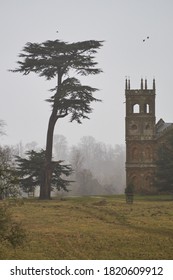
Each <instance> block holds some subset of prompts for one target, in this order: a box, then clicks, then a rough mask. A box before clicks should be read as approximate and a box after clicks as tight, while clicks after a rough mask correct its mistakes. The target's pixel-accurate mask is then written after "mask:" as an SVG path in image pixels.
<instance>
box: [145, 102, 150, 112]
mask: <svg viewBox="0 0 173 280" xmlns="http://www.w3.org/2000/svg"><path fill="white" fill-rule="evenodd" d="M149 112H150V105H149V104H145V105H144V113H146V114H149Z"/></svg>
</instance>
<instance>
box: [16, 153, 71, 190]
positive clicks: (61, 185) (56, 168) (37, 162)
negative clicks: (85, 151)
mask: <svg viewBox="0 0 173 280" xmlns="http://www.w3.org/2000/svg"><path fill="white" fill-rule="evenodd" d="M26 155H27V158H21V157H19V156H16V162H17V168H16V169H17V171H16V175H17V178H18V179H17V180H18V182H19V185H20V187H21V188H22V189H23V190H24V191H25V192H31V191H33V190H34V189H35V187H36V186H40V184H41V180H42V171H43V165H44V160H45V151H44V150H41V151H40V152H35V151H33V150H32V151H28V152H26ZM51 164H52V170H53V171H52V179H51V185H52V187H53V188H56V189H57V190H64V191H68V189H67V187H68V185H69V184H70V183H71V182H72V181H69V180H66V179H65V178H66V177H68V176H70V175H71V174H72V172H73V170H72V168H71V166H70V165H67V164H62V161H52V163H51Z"/></svg>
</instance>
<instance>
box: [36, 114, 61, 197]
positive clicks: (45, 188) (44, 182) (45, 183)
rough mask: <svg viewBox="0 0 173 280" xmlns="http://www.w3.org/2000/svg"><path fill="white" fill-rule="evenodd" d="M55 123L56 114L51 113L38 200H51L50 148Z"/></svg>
mask: <svg viewBox="0 0 173 280" xmlns="http://www.w3.org/2000/svg"><path fill="white" fill-rule="evenodd" d="M56 121H57V117H56V114H55V113H54V112H52V114H51V116H50V119H49V125H48V131H47V142H46V156H45V165H44V168H43V173H42V178H41V185H40V199H50V198H51V178H52V164H51V162H52V147H53V132H54V127H55V124H56Z"/></svg>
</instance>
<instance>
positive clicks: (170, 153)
mask: <svg viewBox="0 0 173 280" xmlns="http://www.w3.org/2000/svg"><path fill="white" fill-rule="evenodd" d="M156 187H157V188H158V190H159V191H161V192H170V193H173V132H171V134H170V135H169V136H168V138H167V141H166V142H164V143H162V144H160V145H159V148H158V160H157V171H156Z"/></svg>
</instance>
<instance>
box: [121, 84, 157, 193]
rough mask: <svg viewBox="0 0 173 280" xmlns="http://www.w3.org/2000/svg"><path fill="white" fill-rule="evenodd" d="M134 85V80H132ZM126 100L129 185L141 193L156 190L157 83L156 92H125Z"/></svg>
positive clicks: (139, 90)
mask: <svg viewBox="0 0 173 280" xmlns="http://www.w3.org/2000/svg"><path fill="white" fill-rule="evenodd" d="M129 83H130V80H129ZM125 96H126V136H125V137H126V175H127V176H126V181H127V182H126V183H127V185H128V184H129V183H133V184H134V186H135V190H136V191H137V192H146V190H149V189H151V188H152V184H153V182H152V180H153V174H154V171H155V161H154V154H155V153H154V147H155V80H153V88H152V89H148V88H147V79H145V87H144V88H143V79H141V87H140V89H130V87H127V88H126V90H125Z"/></svg>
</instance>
